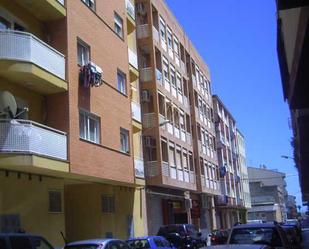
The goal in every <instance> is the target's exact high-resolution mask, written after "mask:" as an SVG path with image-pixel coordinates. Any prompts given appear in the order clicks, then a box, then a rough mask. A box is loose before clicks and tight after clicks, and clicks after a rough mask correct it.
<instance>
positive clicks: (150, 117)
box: [142, 113, 156, 128]
mask: <svg viewBox="0 0 309 249" xmlns="http://www.w3.org/2000/svg"><path fill="white" fill-rule="evenodd" d="M142 123H143V127H144V128H151V127H155V126H156V113H144V114H143V122H142Z"/></svg>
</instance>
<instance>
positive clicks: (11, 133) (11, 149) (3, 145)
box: [0, 119, 67, 160]
mask: <svg viewBox="0 0 309 249" xmlns="http://www.w3.org/2000/svg"><path fill="white" fill-rule="evenodd" d="M0 153H17V154H18V153H22V154H36V155H42V156H48V157H52V158H56V159H60V160H67V135H66V133H64V132H62V131H58V130H56V129H53V128H50V127H47V126H45V125H42V124H39V123H36V122H33V121H30V120H20V119H18V120H16V119H13V120H7V119H0Z"/></svg>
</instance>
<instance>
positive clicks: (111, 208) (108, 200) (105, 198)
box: [101, 195, 115, 213]
mask: <svg viewBox="0 0 309 249" xmlns="http://www.w3.org/2000/svg"><path fill="white" fill-rule="evenodd" d="M101 208H102V212H103V213H115V197H114V196H112V195H102V196H101Z"/></svg>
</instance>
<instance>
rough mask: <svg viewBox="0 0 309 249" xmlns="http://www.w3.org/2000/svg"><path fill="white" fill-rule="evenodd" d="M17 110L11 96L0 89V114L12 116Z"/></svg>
mask: <svg viewBox="0 0 309 249" xmlns="http://www.w3.org/2000/svg"><path fill="white" fill-rule="evenodd" d="M16 112H17V103H16V100H15V98H14V96H13V94H11V93H10V92H8V91H0V116H5V117H7V118H14V117H15V116H16Z"/></svg>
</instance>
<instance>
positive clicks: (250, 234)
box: [227, 223, 291, 249]
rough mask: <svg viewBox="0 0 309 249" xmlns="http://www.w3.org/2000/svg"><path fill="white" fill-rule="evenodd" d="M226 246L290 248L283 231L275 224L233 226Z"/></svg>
mask: <svg viewBox="0 0 309 249" xmlns="http://www.w3.org/2000/svg"><path fill="white" fill-rule="evenodd" d="M227 244H236V245H240V244H261V245H267V246H270V247H272V248H274V247H280V248H284V249H290V248H291V246H290V243H289V241H288V239H287V236H286V234H285V232H284V230H283V229H282V227H281V226H280V225H279V224H277V223H262V224H246V225H238V226H234V227H233V228H232V230H231V233H230V236H229V239H228V241H227Z"/></svg>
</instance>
